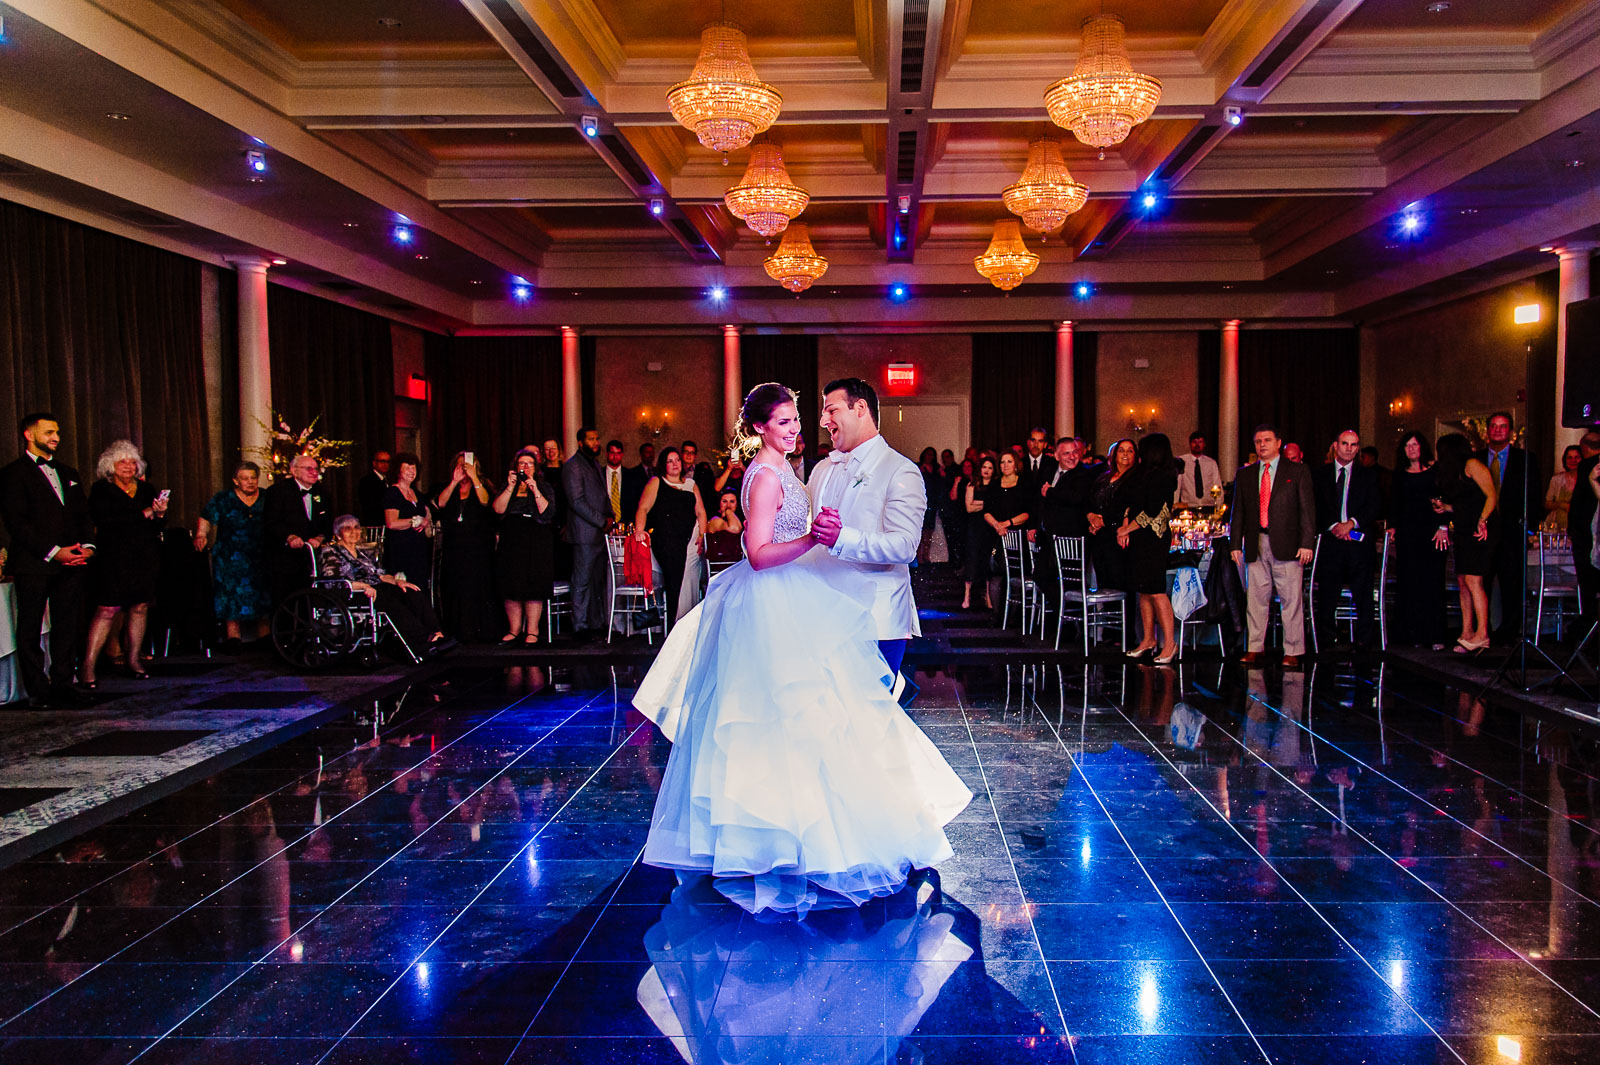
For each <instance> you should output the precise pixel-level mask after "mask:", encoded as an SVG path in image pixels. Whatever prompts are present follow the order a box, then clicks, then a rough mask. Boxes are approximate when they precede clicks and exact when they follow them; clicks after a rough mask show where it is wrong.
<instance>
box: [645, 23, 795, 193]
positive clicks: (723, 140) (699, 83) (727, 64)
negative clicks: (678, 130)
mask: <svg viewBox="0 0 1600 1065" xmlns="http://www.w3.org/2000/svg"><path fill="white" fill-rule="evenodd" d="M667 107H668V108H669V109H670V110H671V111H672V117H673V118H675V119H677V120H678V122H679V124H680V125H682V126H684V127H685V128H687V129H688V130H689V131H690V132H692V133H693V134H694V135H695V136H696V137H698V138H699V139H700V143H701V144H703V145H705V146H706V147H707V148H710V149H711V150H712V151H714V152H722V153H724V156H726V153H727V152H730V151H732V150H733V149H735V148H743V147H744V146H745V145H747V144H749V143H750V141H751V139H752V138H754V137H755V135H756V134H758V133H762V132H765V131H766V130H767V129H768V128H769V127H770V126H771V125H772V123H773V122H774V121H776V120H777V118H778V111H779V110H780V109H781V108H782V107H783V96H782V95H781V94H779V92H778V90H777V89H774V88H773V87H772V86H771V85H768V84H767V83H766V82H764V81H762V80H761V79H760V78H758V77H756V68H755V67H754V66H752V65H751V64H750V50H749V48H748V47H747V46H746V44H745V36H744V31H743V30H741V29H740V28H739V27H738V26H735V25H734V24H733V23H731V22H713V23H711V24H710V25H708V26H707V27H706V28H705V29H704V30H703V31H702V32H701V34H700V58H699V59H697V60H695V64H694V71H693V72H692V73H690V75H689V80H688V81H680V82H678V84H676V85H674V86H673V87H672V88H670V89H668V90H667ZM722 162H723V165H727V162H728V160H727V159H726V157H724V159H723V160H722Z"/></svg>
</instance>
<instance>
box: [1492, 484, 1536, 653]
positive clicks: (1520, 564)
mask: <svg viewBox="0 0 1600 1065" xmlns="http://www.w3.org/2000/svg"><path fill="white" fill-rule="evenodd" d="M1507 518H1508V520H1507V521H1506V523H1505V524H1504V525H1502V526H1501V529H1500V542H1499V543H1498V544H1496V545H1495V549H1494V561H1493V571H1492V574H1491V576H1490V580H1491V581H1493V583H1494V585H1498V586H1499V588H1500V624H1499V625H1498V626H1497V627H1496V628H1495V630H1494V632H1493V633H1491V635H1492V636H1493V637H1494V639H1495V641H1496V642H1499V643H1510V642H1512V641H1515V640H1517V639H1519V638H1520V637H1521V636H1522V612H1523V598H1524V596H1525V595H1526V592H1527V586H1526V585H1527V579H1528V546H1527V537H1525V536H1523V535H1522V516H1521V515H1520V514H1519V515H1515V516H1514V517H1513V516H1511V515H1508V516H1507ZM1485 583H1486V584H1488V582H1485ZM1488 590H1489V591H1490V592H1491V593H1492V592H1493V590H1494V588H1493V586H1492V585H1491V586H1489V588H1488Z"/></svg>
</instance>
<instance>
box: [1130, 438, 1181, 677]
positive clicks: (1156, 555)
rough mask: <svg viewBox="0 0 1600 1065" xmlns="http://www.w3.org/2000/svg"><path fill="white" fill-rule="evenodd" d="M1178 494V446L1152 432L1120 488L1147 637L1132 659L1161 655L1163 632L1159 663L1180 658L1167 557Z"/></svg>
mask: <svg viewBox="0 0 1600 1065" xmlns="http://www.w3.org/2000/svg"><path fill="white" fill-rule="evenodd" d="M1177 491H1178V471H1177V462H1176V461H1175V460H1174V459H1173V457H1172V444H1171V443H1170V442H1169V441H1168V440H1167V436H1166V434H1165V433H1151V434H1149V435H1148V436H1146V437H1144V438H1143V439H1142V440H1140V441H1139V458H1138V462H1137V463H1136V464H1135V465H1134V468H1133V470H1132V471H1131V472H1130V473H1129V474H1128V475H1127V476H1126V477H1124V478H1123V479H1122V485H1121V487H1119V489H1118V493H1117V494H1118V495H1119V496H1121V497H1122V499H1124V500H1126V501H1127V510H1126V516H1125V517H1124V518H1123V520H1122V523H1121V524H1120V525H1118V526H1117V546H1119V547H1121V548H1122V549H1123V550H1125V551H1126V552H1127V563H1128V565H1127V575H1128V590H1129V591H1131V592H1137V593H1138V594H1139V629H1140V632H1141V633H1142V634H1143V638H1142V639H1141V640H1140V642H1139V643H1138V645H1137V646H1135V647H1132V648H1130V649H1129V650H1128V657H1129V658H1143V657H1144V656H1145V655H1146V654H1147V653H1149V652H1150V651H1154V650H1156V632H1157V631H1158V630H1159V631H1160V633H1161V648H1160V651H1159V652H1158V653H1157V655H1156V659H1155V661H1156V663H1157V664H1158V665H1165V664H1167V663H1168V662H1171V661H1173V660H1174V659H1175V658H1177V657H1178V641H1177V638H1176V636H1175V632H1176V628H1177V627H1176V622H1175V621H1174V619H1173V616H1172V597H1171V595H1170V594H1169V593H1168V584H1167V555H1168V554H1169V553H1170V549H1171V546H1172V535H1171V534H1170V533H1169V532H1167V523H1168V521H1169V520H1170V519H1171V517H1172V498H1173V496H1174V495H1175V494H1176V493H1177Z"/></svg>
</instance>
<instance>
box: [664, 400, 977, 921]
mask: <svg viewBox="0 0 1600 1065" xmlns="http://www.w3.org/2000/svg"><path fill="white" fill-rule="evenodd" d="M800 429H801V426H800V417H799V414H798V411H797V410H796V407H795V394H794V393H793V392H791V391H790V390H789V389H788V388H785V387H784V386H783V385H780V384H771V383H769V384H764V385H758V386H757V387H756V388H754V389H753V390H751V392H750V394H749V395H748V396H746V397H745V401H744V408H743V410H742V412H741V415H740V441H739V443H738V444H736V446H740V447H742V448H743V450H744V452H745V453H746V454H748V453H749V451H751V450H755V452H756V453H755V456H754V459H753V460H752V461H750V462H749V463H748V464H747V466H746V469H745V475H744V486H743V492H744V510H745V514H746V516H747V520H746V521H745V532H744V547H745V560H744V561H743V562H740V563H739V564H738V565H736V566H733V567H732V568H730V569H728V570H726V571H724V572H723V573H720V574H718V575H717V578H716V579H715V580H714V581H712V582H711V586H710V588H709V590H708V591H707V593H706V598H705V601H704V602H703V603H701V604H700V605H699V606H698V607H696V608H695V609H694V610H693V611H691V612H690V613H689V614H687V615H685V616H684V618H683V619H682V620H681V621H679V623H678V625H677V626H676V627H675V628H674V629H673V630H672V633H671V635H670V636H669V637H668V639H667V641H666V643H665V644H664V645H663V646H662V650H661V654H660V655H659V656H658V657H657V659H656V661H655V664H654V665H653V666H652V667H651V669H650V672H649V674H648V675H647V676H646V677H645V679H644V682H643V683H642V684H641V685H640V686H639V691H638V694H637V695H636V696H635V698H634V705H635V706H636V707H638V709H639V710H640V711H641V712H642V713H644V714H645V716H647V717H649V718H650V719H651V720H652V721H654V722H655V723H656V724H657V725H658V726H660V728H661V730H662V732H663V733H665V734H666V736H667V738H668V739H669V740H670V741H671V742H672V745H673V746H672V754H671V757H670V758H669V759H668V761H667V768H666V772H665V774H664V775H663V777H662V781H661V790H660V793H659V794H658V795H657V797H656V807H655V813H654V815H653V817H652V818H651V824H650V835H649V839H648V841H647V842H646V844H645V849H644V860H645V862H647V863H648V864H650V865H655V866H661V867H664V868H669V869H676V870H679V871H680V874H696V873H700V874H709V875H711V876H714V877H716V878H717V879H716V886H717V888H718V890H720V891H721V892H722V893H723V894H724V895H726V896H728V897H729V898H731V899H733V900H734V901H735V902H738V903H739V904H740V905H742V906H743V907H744V908H745V909H747V910H750V911H751V912H757V911H760V910H768V909H770V910H776V911H788V912H795V913H800V914H803V913H805V912H806V911H807V910H808V909H811V908H813V907H817V906H836V905H842V904H845V903H847V902H848V903H854V904H856V905H860V904H861V903H862V902H864V901H865V900H867V899H869V898H871V897H873V896H875V895H888V894H893V893H894V892H896V891H898V890H899V889H900V888H901V887H902V886H903V885H904V884H905V882H906V878H907V876H908V875H909V874H910V872H911V870H912V869H913V868H926V867H929V866H932V865H936V864H938V863H939V862H941V861H943V860H945V859H946V858H949V857H950V856H951V854H952V853H953V852H952V850H951V848H950V843H949V841H948V840H947V839H946V838H945V834H944V826H945V825H946V824H948V823H949V822H950V821H951V819H952V818H954V817H955V816H956V814H958V813H960V812H961V811H962V809H964V808H965V807H966V805H967V803H968V802H970V801H971V799H972V792H971V791H969V790H968V789H967V786H966V785H965V784H963V783H962V782H961V779H960V778H959V777H958V776H957V775H956V774H955V772H954V771H953V770H952V769H951V768H950V766H949V765H948V764H947V763H946V762H945V760H944V758H943V757H942V756H941V755H940V754H939V751H938V748H936V747H935V746H934V745H933V743H932V741H930V740H929V739H928V737H927V736H926V735H924V734H923V733H922V731H921V730H920V729H918V728H917V727H916V725H914V724H913V723H912V722H911V719H910V718H908V717H907V716H906V714H905V711H904V710H902V709H901V708H900V707H899V705H898V704H897V703H896V702H895V700H894V698H893V697H892V696H891V695H890V691H889V687H888V684H889V681H890V679H891V678H890V671H889V668H888V665H887V664H886V663H885V662H884V659H883V656H882V655H881V654H880V653H879V651H878V645H877V632H876V629H875V627H874V625H873V624H872V621H871V617H870V613H869V611H870V607H871V602H872V594H873V593H872V589H871V587H870V586H868V585H867V584H866V583H865V582H864V581H863V582H862V583H861V585H860V586H856V585H854V584H853V583H851V584H842V583H840V582H841V578H839V577H837V576H834V577H833V578H832V582H831V583H830V580H829V579H827V578H824V576H822V573H821V571H820V568H819V567H816V566H814V565H812V564H811V562H810V561H808V553H809V552H810V550H811V548H812V546H813V542H812V540H811V538H810V535H809V530H810V511H811V508H810V500H809V498H808V497H807V495H806V489H805V485H803V484H801V483H800V480H799V479H798V478H797V477H796V476H795V474H794V471H793V470H792V468H791V467H790V465H789V462H788V461H787V457H786V456H787V455H788V454H789V452H790V451H792V450H793V449H794V446H795V440H796V438H797V437H798V436H799V435H800ZM845 579H846V580H847V579H848V578H845Z"/></svg>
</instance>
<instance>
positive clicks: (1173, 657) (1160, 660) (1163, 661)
mask: <svg viewBox="0 0 1600 1065" xmlns="http://www.w3.org/2000/svg"><path fill="white" fill-rule="evenodd" d="M1177 660H1178V649H1177V648H1176V647H1174V648H1173V649H1172V653H1171V654H1169V655H1157V656H1156V657H1155V658H1153V659H1151V661H1153V662H1154V663H1155V664H1156V665H1158V666H1170V665H1172V663H1174V662H1176V661H1177Z"/></svg>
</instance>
